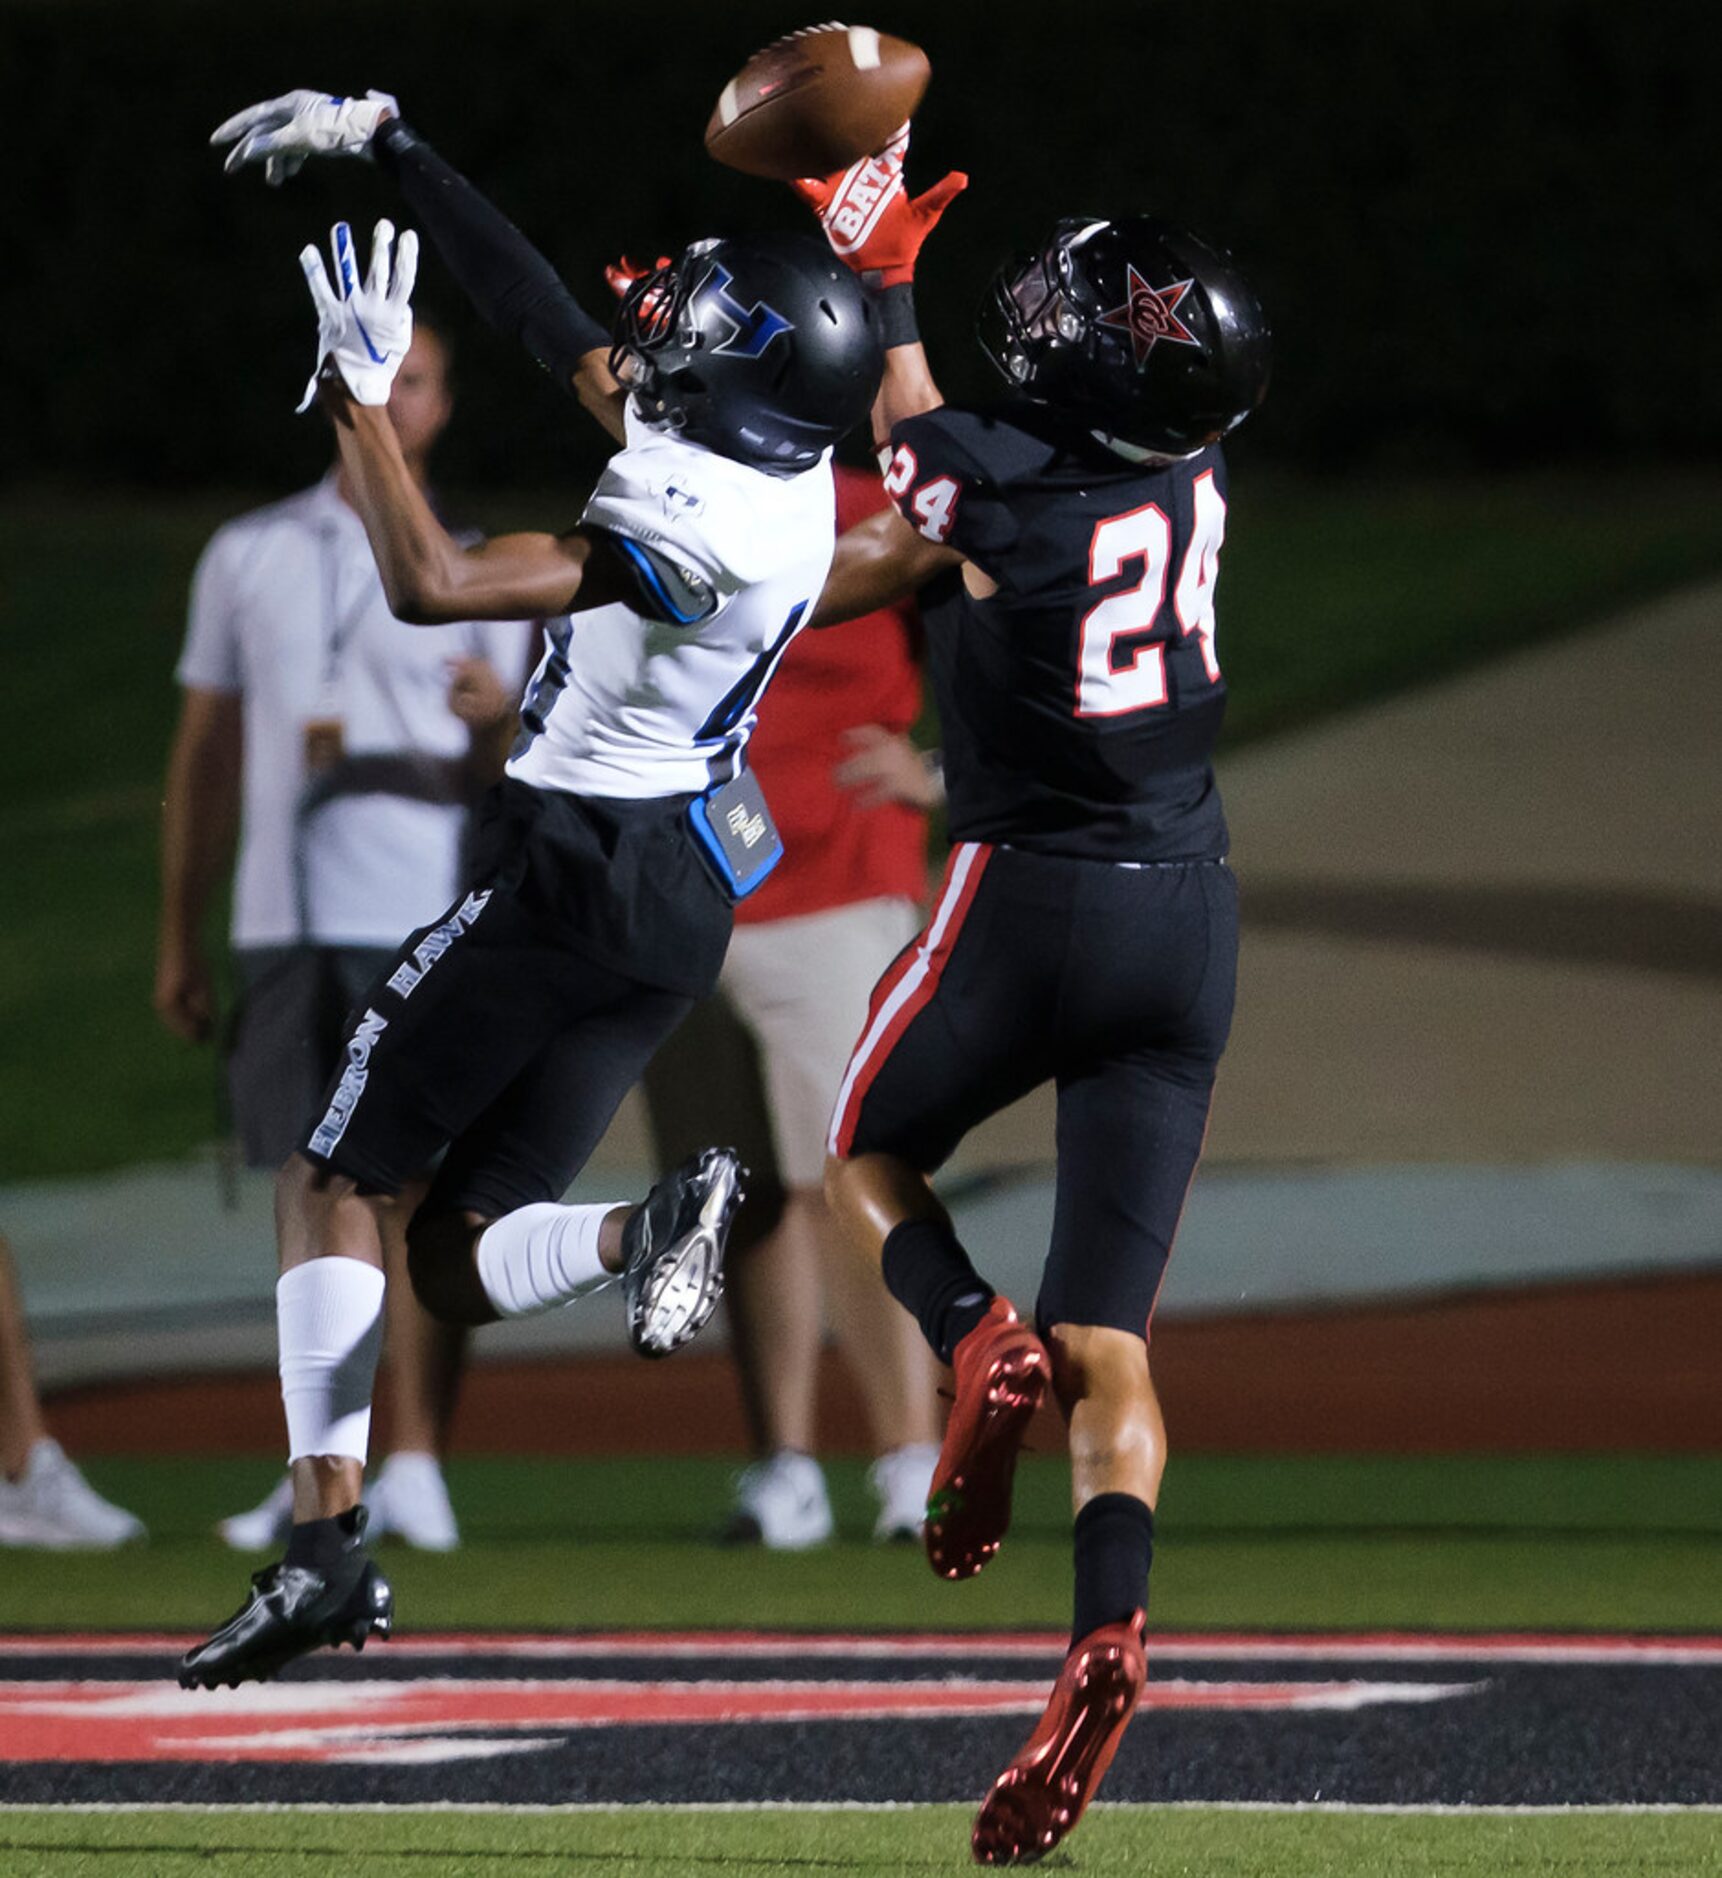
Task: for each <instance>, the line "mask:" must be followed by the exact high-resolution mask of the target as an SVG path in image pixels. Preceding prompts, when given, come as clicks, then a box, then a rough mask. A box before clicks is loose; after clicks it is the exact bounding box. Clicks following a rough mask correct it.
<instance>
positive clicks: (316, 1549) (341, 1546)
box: [283, 1507, 359, 1577]
mask: <svg viewBox="0 0 1722 1878" xmlns="http://www.w3.org/2000/svg"><path fill="white" fill-rule="evenodd" d="M358 1510H359V1509H358V1508H357V1507H353V1508H352V1509H351V1510H350V1511H348V1512H345V1513H337V1514H336V1515H335V1516H334V1518H333V1519H307V1520H302V1521H298V1522H296V1523H295V1524H294V1525H293V1526H292V1527H291V1528H290V1530H289V1531H288V1534H287V1556H286V1558H285V1559H284V1560H283V1563H284V1564H288V1565H302V1566H304V1567H305V1568H306V1570H308V1571H314V1572H322V1573H323V1574H324V1576H325V1577H327V1576H328V1575H329V1574H330V1573H332V1572H335V1571H337V1570H339V1569H340V1567H341V1565H342V1564H343V1563H345V1562H346V1561H347V1560H349V1559H351V1558H352V1557H353V1556H354V1554H355V1553H356V1552H357V1551H358V1539H359V1522H358V1518H357V1514H358Z"/></svg>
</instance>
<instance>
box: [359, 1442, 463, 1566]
mask: <svg viewBox="0 0 1722 1878" xmlns="http://www.w3.org/2000/svg"><path fill="white" fill-rule="evenodd" d="M365 1505H366V1506H367V1507H368V1508H369V1509H370V1514H371V1520H370V1528H369V1530H370V1536H371V1537H372V1538H373V1539H380V1538H382V1537H383V1535H384V1534H385V1533H393V1534H394V1536H395V1537H396V1538H397V1539H404V1540H405V1541H406V1542H407V1544H408V1545H410V1546H412V1547H413V1548H414V1550H415V1551H419V1552H452V1551H453V1550H454V1549H455V1547H456V1546H458V1545H459V1544H460V1527H459V1526H458V1525H456V1524H455V1518H454V1508H453V1507H452V1506H451V1505H450V1504H449V1499H448V1487H447V1485H446V1483H445V1482H444V1480H443V1477H442V1468H441V1467H440V1466H439V1465H438V1463H437V1458H436V1456H435V1455H434V1454H391V1455H390V1456H389V1457H388V1459H387V1460H386V1461H384V1462H383V1465H382V1468H381V1470H380V1472H379V1473H378V1475H377V1477H376V1479H375V1480H374V1481H373V1482H372V1483H371V1489H370V1491H369V1493H367V1494H366V1495H365Z"/></svg>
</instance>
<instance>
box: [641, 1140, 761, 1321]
mask: <svg viewBox="0 0 1722 1878" xmlns="http://www.w3.org/2000/svg"><path fill="white" fill-rule="evenodd" d="M746 1175H747V1169H746V1168H745V1167H743V1166H742V1164H741V1162H740V1160H739V1159H738V1158H737V1156H736V1153H735V1150H734V1149H733V1148H707V1149H706V1150H705V1152H704V1153H703V1154H696V1155H695V1156H694V1157H693V1159H692V1160H689V1161H684V1162H683V1163H682V1164H681V1166H680V1167H678V1168H677V1169H676V1170H675V1171H674V1172H673V1173H669V1174H666V1175H665V1176H664V1177H663V1179H662V1180H660V1181H659V1182H658V1184H657V1185H656V1186H655V1187H654V1188H653V1189H652V1191H651V1192H650V1193H649V1194H647V1195H646V1198H645V1200H644V1202H643V1203H642V1204H641V1205H640V1206H638V1207H636V1208H635V1210H634V1213H633V1216H632V1217H631V1218H630V1219H629V1221H628V1224H627V1226H626V1228H625V1229H624V1231H623V1234H622V1291H623V1294H624V1295H625V1296H626V1298H627V1300H628V1339H629V1341H630V1342H631V1343H632V1344H633V1346H634V1348H635V1349H636V1350H638V1351H639V1353H640V1354H641V1355H642V1356H668V1355H670V1353H671V1352H672V1351H675V1350H679V1349H680V1348H681V1347H682V1345H683V1344H684V1343H687V1342H688V1341H689V1340H690V1339H691V1338H693V1337H695V1336H697V1335H698V1333H699V1331H700V1329H701V1328H702V1327H703V1326H704V1324H705V1322H706V1320H707V1319H708V1318H709V1317H710V1316H711V1314H712V1312H713V1311H715V1310H716V1309H717V1301H718V1299H719V1298H721V1297H722V1296H723V1249H724V1241H725V1240H726V1239H727V1238H728V1236H729V1227H730V1221H731V1220H732V1219H733V1218H734V1217H735V1209H736V1208H737V1207H738V1206H739V1205H740V1204H741V1201H742V1184H741V1183H742V1181H743V1180H744V1179H745V1178H746Z"/></svg>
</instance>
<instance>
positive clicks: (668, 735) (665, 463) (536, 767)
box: [508, 407, 837, 799]
mask: <svg viewBox="0 0 1722 1878" xmlns="http://www.w3.org/2000/svg"><path fill="white" fill-rule="evenodd" d="M581 521H582V523H583V524H585V525H589V526H591V527H594V528H601V529H604V530H605V531H607V532H608V533H609V534H612V535H615V536H618V537H620V538H621V539H623V540H624V541H629V542H634V543H637V544H639V546H640V547H642V548H644V549H646V550H648V551H649V552H650V553H651V554H653V555H654V556H656V557H659V558H660V559H661V560H664V561H668V562H669V563H671V564H672V565H673V567H675V568H677V569H680V570H684V571H685V573H686V574H687V575H688V576H691V582H690V584H691V585H696V586H697V585H702V584H703V585H704V586H705V587H707V588H709V589H710V590H711V591H712V592H714V593H715V594H716V596H717V606H716V609H715V611H713V612H711V613H710V614H709V615H708V616H707V617H706V618H704V619H701V620H698V621H696V622H695V623H693V624H691V625H686V626H673V625H666V624H664V623H662V622H661V621H659V620H655V619H650V618H647V617H645V616H643V615H642V614H640V613H637V612H636V611H635V610H634V609H633V608H632V607H630V606H627V605H623V604H619V603H618V604H615V605H611V606H604V607H594V608H592V609H591V610H590V611H589V612H577V613H574V614H572V615H570V616H568V617H566V618H564V619H561V620H558V621H557V622H556V623H555V624H554V625H553V626H552V627H551V628H550V634H549V637H550V648H549V650H548V651H547V652H546V653H545V655H544V660H543V663H542V664H541V665H540V666H539V668H538V672H537V674H536V676H535V677H534V679H533V681H532V685H531V687H530V688H529V690H528V692H527V699H526V704H525V707H524V709H523V711H522V717H523V719H524V720H525V723H526V736H525V738H524V739H523V741H522V744H521V746H520V747H519V748H518V749H517V750H516V752H515V754H514V756H513V758H512V759H511V761H510V762H509V765H508V773H509V774H510V775H511V776H514V777H517V778H518V779H519V780H520V781H521V782H526V783H531V784H533V785H534V786H535V787H537V788H540V789H555V790H562V791H565V792H567V793H569V794H573V795H588V796H607V797H623V798H631V799H644V798H650V797H658V796H674V795H699V794H701V793H703V792H704V791H705V790H706V789H708V788H710V787H711V786H712V785H713V784H715V783H721V782H727V781H728V780H729V779H730V778H731V777H732V776H734V775H735V773H736V771H737V770H738V769H739V767H740V764H741V752H742V748H743V746H744V745H745V744H746V742H747V738H748V735H749V733H750V732H751V731H752V729H753V721H754V717H753V713H754V704H755V701H756V700H757V699H758V697H759V694H760V692H761V691H763V690H764V688H765V685H766V682H767V680H768V679H769V678H770V677H771V674H772V672H773V670H774V669H775V668H776V665H777V662H778V660H779V659H780V658H782V656H783V654H784V652H785V650H786V649H787V648H788V645H789V642H790V640H791V639H792V638H793V637H794V636H795V634H796V633H797V632H798V631H799V630H800V628H801V626H802V625H803V624H804V623H805V621H806V619H807V616H808V614H809V613H810V612H811V611H812V608H813V602H814V601H815V600H816V599H817V598H818V597H819V590H820V589H821V587H823V586H824V584H825V576H826V574H827V572H828V571H829V569H830V566H831V555H832V549H833V546H834V545H835V540H836V526H837V519H836V497H835V494H834V492H833V486H832V478H831V464H830V459H829V457H826V458H824V459H822V460H821V461H820V463H819V464H818V465H817V466H816V467H815V468H813V469H810V470H806V471H804V472H803V473H802V474H801V475H799V476H768V475H767V474H766V473H765V472H764V471H763V470H757V469H753V468H751V467H750V466H749V465H748V464H746V463H738V462H736V461H734V460H733V459H732V458H729V457H724V456H719V455H717V454H716V453H715V452H714V451H711V450H706V449H703V448H701V447H700V446H699V445H698V444H693V443H688V442H685V441H684V440H683V439H681V438H679V437H677V436H675V435H673V434H672V433H670V432H667V431H662V430H654V429H652V428H651V427H650V426H649V425H647V424H644V423H642V422H641V421H640V420H639V419H638V418H637V417H636V416H635V415H634V412H633V410H632V408H631V407H630V409H629V411H628V414H627V443H626V445H625V446H624V447H623V448H622V449H621V450H619V451H617V453H616V454H615V456H613V457H612V458H611V459H610V462H609V464H608V466H607V467H606V469H605V471H604V474H603V476H602V477H601V478H600V480H599V483H598V487H597V488H596V490H594V491H593V494H592V499H591V501H590V502H588V503H587V504H586V509H585V512H584V514H583V515H582V516H581Z"/></svg>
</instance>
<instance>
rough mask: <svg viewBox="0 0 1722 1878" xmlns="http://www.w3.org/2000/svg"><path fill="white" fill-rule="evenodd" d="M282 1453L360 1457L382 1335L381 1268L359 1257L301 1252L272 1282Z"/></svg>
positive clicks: (363, 1451)
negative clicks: (283, 1413) (300, 1259)
mask: <svg viewBox="0 0 1722 1878" xmlns="http://www.w3.org/2000/svg"><path fill="white" fill-rule="evenodd" d="M275 1325H276V1334H277V1335H278V1337H279V1339H280V1344H281V1401H282V1405H283V1406H284V1407H285V1408H286V1410H287V1458H288V1460H289V1461H297V1460H302V1459H304V1458H305V1457H306V1456H308V1455H320V1454H338V1455H342V1456H345V1457H346V1458H348V1459H350V1460H355V1461H363V1460H364V1459H365V1458H366V1454H367V1452H368V1450H369V1448H370V1442H371V1389H372V1386H373V1384H374V1383H375V1381H376V1375H377V1352H378V1351H379V1350H380V1349H381V1348H382V1342H383V1274H382V1272H381V1271H379V1270H378V1268H377V1267H376V1266H375V1265H367V1264H366V1263H365V1262H364V1261H363V1260H362V1259H349V1258H320V1259H309V1260H307V1261H306V1263H305V1264H303V1265H295V1266H294V1268H293V1269H292V1270H291V1271H290V1272H283V1273H282V1274H281V1277H280V1278H279V1279H278V1280H277V1282H276V1285H275Z"/></svg>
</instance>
